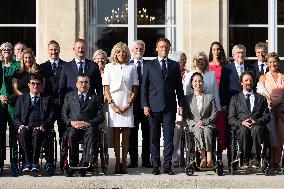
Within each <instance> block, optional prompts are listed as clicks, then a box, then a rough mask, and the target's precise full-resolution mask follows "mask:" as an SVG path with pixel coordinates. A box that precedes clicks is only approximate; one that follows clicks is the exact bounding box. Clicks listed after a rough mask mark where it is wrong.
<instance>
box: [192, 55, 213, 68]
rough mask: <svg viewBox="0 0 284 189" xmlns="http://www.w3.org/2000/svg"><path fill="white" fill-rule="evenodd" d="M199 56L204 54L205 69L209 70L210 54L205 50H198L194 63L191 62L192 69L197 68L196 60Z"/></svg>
mask: <svg viewBox="0 0 284 189" xmlns="http://www.w3.org/2000/svg"><path fill="white" fill-rule="evenodd" d="M199 56H202V57H203V58H204V60H205V66H204V70H209V61H208V56H207V54H206V53H205V52H204V51H201V52H198V53H196V54H195V55H194V56H193V60H192V64H191V69H192V70H196V61H197V58H198V57H199Z"/></svg>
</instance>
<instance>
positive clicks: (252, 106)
mask: <svg viewBox="0 0 284 189" xmlns="http://www.w3.org/2000/svg"><path fill="white" fill-rule="evenodd" d="M243 93H244V95H245V98H247V94H250V97H249V101H250V112H252V110H253V108H254V100H255V96H254V94H253V91H251V92H248V91H243Z"/></svg>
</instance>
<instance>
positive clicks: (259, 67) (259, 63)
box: [257, 61, 267, 74]
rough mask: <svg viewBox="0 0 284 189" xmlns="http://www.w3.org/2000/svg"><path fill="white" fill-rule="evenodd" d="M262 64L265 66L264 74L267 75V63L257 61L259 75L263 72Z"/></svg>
mask: <svg viewBox="0 0 284 189" xmlns="http://www.w3.org/2000/svg"><path fill="white" fill-rule="evenodd" d="M262 64H263V70H264V74H265V71H266V69H267V65H266V63H265V62H260V61H257V65H258V70H259V73H260V72H261V65H262Z"/></svg>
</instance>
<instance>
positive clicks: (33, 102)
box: [32, 96, 39, 106]
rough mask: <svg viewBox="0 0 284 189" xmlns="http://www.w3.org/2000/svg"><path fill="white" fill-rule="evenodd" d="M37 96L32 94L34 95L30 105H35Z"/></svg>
mask: <svg viewBox="0 0 284 189" xmlns="http://www.w3.org/2000/svg"><path fill="white" fill-rule="evenodd" d="M38 98H39V97H38V96H34V97H33V98H32V106H35V105H36V103H37V100H38Z"/></svg>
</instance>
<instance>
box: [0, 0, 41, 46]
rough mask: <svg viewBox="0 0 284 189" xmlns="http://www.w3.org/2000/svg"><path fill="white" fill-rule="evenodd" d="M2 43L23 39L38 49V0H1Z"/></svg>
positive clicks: (0, 24)
mask: <svg viewBox="0 0 284 189" xmlns="http://www.w3.org/2000/svg"><path fill="white" fill-rule="evenodd" d="M0 12H1V17H0V43H1V44H2V43H4V42H10V43H11V44H12V45H14V44H15V43H17V42H19V41H21V42H24V43H26V44H27V46H28V47H31V48H32V49H33V50H34V51H35V50H36V0H26V1H18V0H9V1H3V2H2V1H1V6H0Z"/></svg>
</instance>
